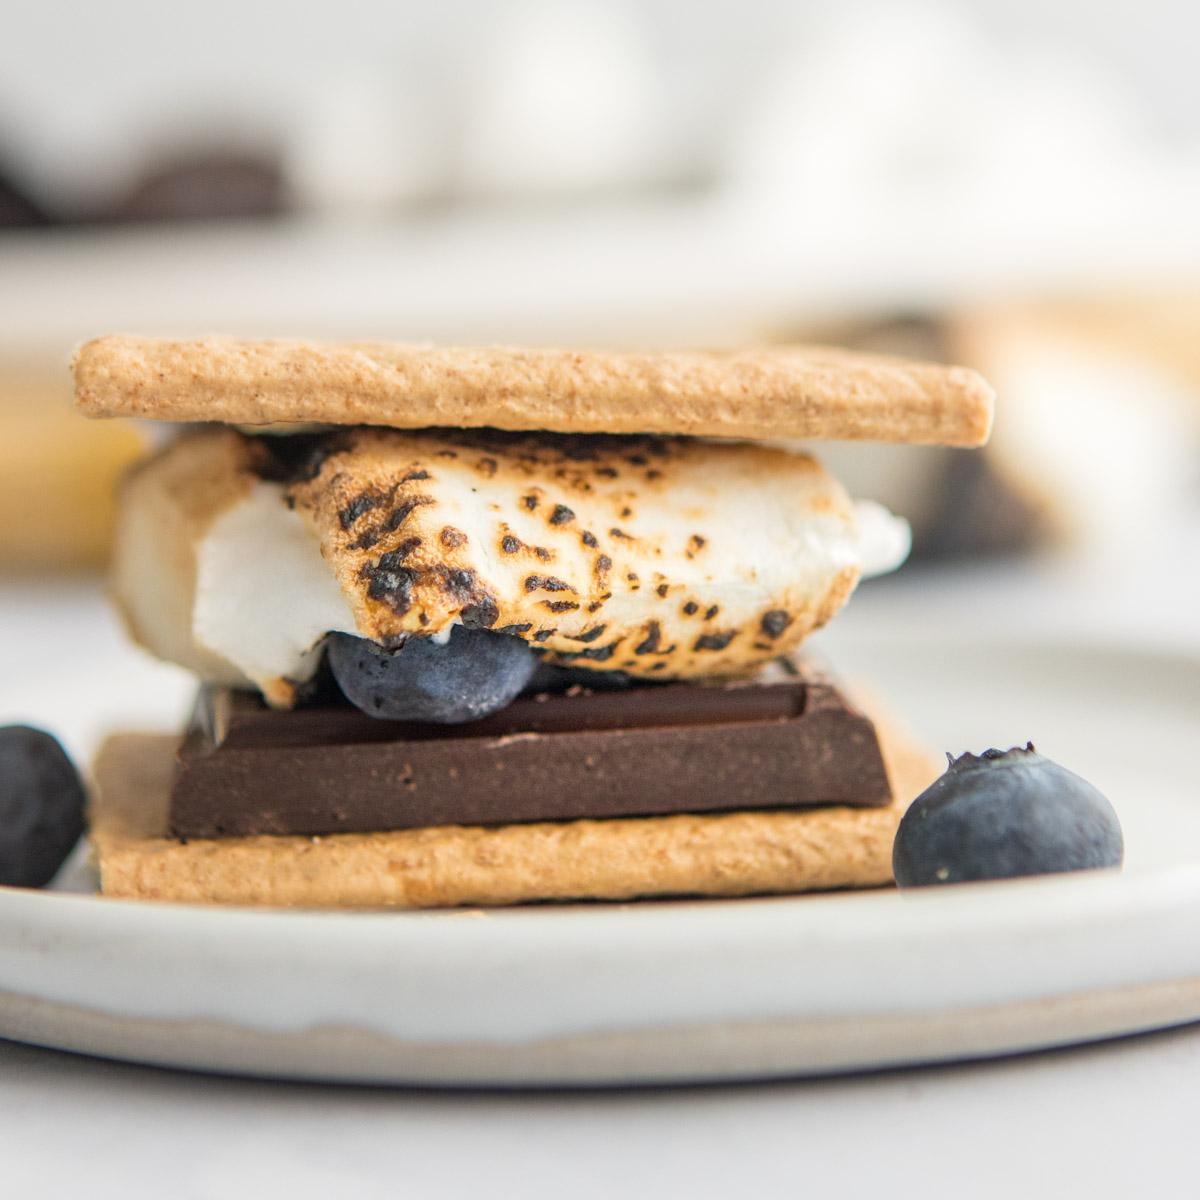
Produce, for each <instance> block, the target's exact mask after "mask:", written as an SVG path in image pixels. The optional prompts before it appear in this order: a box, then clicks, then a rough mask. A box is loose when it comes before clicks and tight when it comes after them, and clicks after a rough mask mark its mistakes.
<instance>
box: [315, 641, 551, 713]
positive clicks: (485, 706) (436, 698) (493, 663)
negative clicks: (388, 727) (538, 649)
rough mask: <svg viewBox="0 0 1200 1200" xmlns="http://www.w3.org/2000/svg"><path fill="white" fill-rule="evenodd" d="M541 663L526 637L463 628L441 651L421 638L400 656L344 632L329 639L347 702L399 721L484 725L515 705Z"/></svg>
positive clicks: (335, 671) (332, 663)
mask: <svg viewBox="0 0 1200 1200" xmlns="http://www.w3.org/2000/svg"><path fill="white" fill-rule="evenodd" d="M536 665H537V659H536V657H535V655H534V653H533V651H532V650H531V649H530V648H529V646H528V645H527V644H526V643H525V642H523V641H521V639H520V638H517V637H510V636H508V635H506V634H499V633H491V632H489V631H488V630H486V629H468V628H467V627H465V626H462V625H456V626H455V627H454V631H453V632H452V633H451V635H450V640H449V641H448V642H446V643H444V644H442V645H439V644H438V643H437V642H434V641H433V640H432V639H431V638H427V637H414V638H410V639H409V640H408V641H407V642H406V643H405V644H404V645H403V646H402V647H401V648H400V649H399V650H385V649H384V648H383V647H382V646H379V645H377V644H376V643H375V642H372V641H368V640H366V639H365V638H356V637H351V636H350V635H348V634H344V633H335V634H331V635H330V637H329V666H330V669H331V670H332V671H333V676H334V678H335V679H336V680H337V683H338V686H339V687H340V688H341V689H342V692H343V694H344V695H345V696H346V699H348V700H349V701H350V702H351V703H352V704H354V705H356V706H357V707H358V708H361V709H362V711H363V712H365V713H367V714H368V715H369V716H372V717H382V718H384V719H387V720H392V721H431V722H434V723H436V724H439V725H457V724H460V723H461V722H463V721H477V720H478V719H479V718H480V717H486V716H487V715H488V713H493V712H496V711H497V710H498V709H501V708H504V707H505V705H507V704H509V703H510V702H511V701H512V700H513V699H515V697H516V696H517V695H519V694H520V692H521V691H522V689H523V688H524V687H525V685H526V684H527V683H528V682H529V678H530V676H531V675H532V674H533V670H534V667H535V666H536Z"/></svg>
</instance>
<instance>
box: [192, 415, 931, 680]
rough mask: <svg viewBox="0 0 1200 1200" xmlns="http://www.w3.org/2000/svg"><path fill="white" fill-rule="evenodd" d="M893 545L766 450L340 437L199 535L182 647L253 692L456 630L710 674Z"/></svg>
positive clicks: (785, 627)
mask: <svg viewBox="0 0 1200 1200" xmlns="http://www.w3.org/2000/svg"><path fill="white" fill-rule="evenodd" d="M908 549H909V530H908V525H907V523H906V522H904V521H903V520H901V519H899V518H896V517H894V516H892V515H891V514H890V513H889V512H887V510H886V509H883V508H881V507H880V506H878V505H873V504H871V505H864V504H860V505H858V506H857V507H856V506H855V505H854V504H852V503H851V502H850V501H849V499H848V498H847V496H846V495H845V493H844V491H843V490H842V489H841V487H840V486H839V485H838V484H837V483H836V481H834V480H833V479H832V478H831V477H830V476H829V475H827V474H826V473H825V472H824V471H823V470H822V469H821V467H820V466H819V465H818V464H817V463H816V461H815V460H813V459H812V458H810V457H808V456H806V455H802V454H796V453H793V452H790V451H785V450H782V449H778V448H773V447H767V446H761V445H742V444H716V443H708V442H698V441H688V440H685V439H628V438H623V439H606V438H589V439H579V438H549V437H507V436H504V437H498V436H487V435H478V434H471V433H465V432H464V433H461V434H460V433H453V434H447V435H438V434H433V433H424V432H423V433H407V432H402V431H396V430H354V431H350V432H348V433H339V434H336V435H329V437H328V441H327V444H325V445H324V448H323V449H322V451H321V453H320V454H319V455H318V457H317V459H316V460H314V461H310V462H309V463H307V464H306V467H305V469H304V470H303V471H302V472H296V476H295V477H294V478H292V479H291V480H289V479H287V478H286V476H285V478H284V481H283V482H271V483H268V482H261V483H258V484H256V485H255V486H254V488H253V489H252V490H251V491H250V492H249V493H248V494H247V495H246V496H244V497H243V498H242V499H240V500H239V501H237V502H236V503H235V504H234V505H233V506H232V507H230V508H229V509H228V510H226V511H225V512H224V513H223V514H221V515H220V516H219V517H218V518H217V519H216V520H215V521H214V522H213V523H212V525H211V526H210V527H209V529H208V530H207V533H206V535H205V537H204V538H203V539H202V541H201V543H200V544H199V546H198V549H197V578H196V593H195V603H194V609H193V634H194V636H195V638H196V640H197V641H198V642H199V643H200V644H201V645H202V646H204V647H206V648H207V649H209V650H211V651H213V652H215V653H216V654H218V655H220V656H221V657H222V658H224V659H226V660H228V661H229V662H231V663H233V664H234V665H235V666H237V667H238V668H239V669H240V670H241V671H242V672H243V673H244V674H245V675H246V677H247V678H249V679H250V680H253V681H254V682H255V683H258V684H260V685H262V684H263V683H264V682H267V681H270V680H273V679H278V678H290V679H295V680H299V679H304V678H307V677H308V676H309V675H311V673H312V671H313V670H314V669H315V666H316V662H317V647H318V644H319V642H320V639H321V637H322V636H323V634H324V633H326V632H327V631H331V630H340V631H344V632H349V633H357V634H359V635H360V636H363V637H369V638H372V639H374V640H376V641H378V642H382V643H383V644H397V643H399V642H400V641H402V640H403V639H404V637H406V636H410V635H424V636H434V637H446V636H448V635H449V632H450V630H451V629H452V628H453V627H454V625H456V624H460V623H461V624H466V625H475V626H481V627H485V628H489V629H493V630H495V631H497V632H501V633H508V634H511V635H514V636H518V637H522V638H524V639H525V640H527V641H529V642H530V643H532V644H533V645H534V646H536V647H539V648H541V649H542V650H543V651H544V652H545V654H546V656H547V659H548V660H549V661H551V662H557V663H561V664H570V665H575V666H589V667H595V668H597V669H602V670H622V671H627V672H630V673H632V674H637V675H644V676H647V677H650V678H656V679H664V678H694V677H698V676H704V675H729V674H737V673H741V672H744V671H746V670H748V669H752V668H754V667H755V666H757V665H759V664H761V663H763V662H765V661H767V660H768V659H770V658H773V657H775V656H776V655H778V654H781V653H783V652H785V651H787V650H789V649H791V648H792V647H794V646H795V645H796V644H797V643H798V642H799V641H800V640H801V639H802V638H803V637H804V636H805V635H806V634H808V633H809V632H811V631H812V630H813V629H815V628H817V627H818V626H820V625H821V624H824V622H825V621H827V620H828V619H829V618H830V617H831V616H832V615H833V614H834V613H835V612H836V611H837V609H838V608H839V607H840V606H841V605H842V604H843V603H844V602H845V600H846V598H847V597H848V596H849V594H850V592H851V590H852V589H853V587H854V584H855V583H856V581H857V580H858V578H859V577H860V575H862V574H878V573H881V572H884V571H889V570H892V569H894V568H895V567H897V566H899V565H900V563H901V562H903V560H904V558H905V557H906V556H907V553H908Z"/></svg>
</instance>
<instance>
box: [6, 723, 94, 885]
mask: <svg viewBox="0 0 1200 1200" xmlns="http://www.w3.org/2000/svg"><path fill="white" fill-rule="evenodd" d="M83 809H84V792H83V784H82V783H81V782H80V779H79V772H78V771H76V770H75V767H74V766H73V765H72V763H71V760H70V759H69V758H68V757H67V756H66V754H65V753H64V751H63V748H62V747H61V746H60V745H59V744H58V742H57V741H56V740H55V739H54V738H53V737H51V736H50V734H48V733H45V732H43V731H42V730H40V729H30V728H29V726H27V725H6V726H4V727H3V728H0V883H2V884H8V885H9V886H12V887H41V886H42V885H43V884H46V883H49V882H50V880H51V879H52V878H53V876H54V873H55V872H56V871H57V870H58V868H59V867H61V866H62V864H63V862H64V861H65V859H66V857H67V855H68V854H70V853H71V850H72V849H73V848H74V846H75V843H76V842H77V841H78V840H79V837H80V835H81V834H82V833H83Z"/></svg>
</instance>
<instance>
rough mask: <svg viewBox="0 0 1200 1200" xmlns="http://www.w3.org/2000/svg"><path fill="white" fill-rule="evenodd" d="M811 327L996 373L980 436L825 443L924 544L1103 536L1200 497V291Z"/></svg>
mask: <svg viewBox="0 0 1200 1200" xmlns="http://www.w3.org/2000/svg"><path fill="white" fill-rule="evenodd" d="M803 332H804V336H809V337H812V336H818V337H821V338H825V339H831V340H836V341H840V342H842V343H844V344H846V345H851V346H855V347H861V348H863V349H870V350H879V351H882V352H884V353H892V354H905V355H916V356H918V357H921V358H926V359H931V360H936V361H942V362H959V363H963V364H965V365H968V366H970V367H973V368H975V369H976V370H978V371H979V372H981V373H982V374H983V375H984V376H985V377H986V378H987V379H989V380H990V381H991V382H992V384H993V385H994V386H995V389H996V395H997V404H996V423H995V427H994V430H993V433H992V438H991V441H990V443H989V444H988V445H987V446H986V447H985V448H984V449H983V450H981V451H973V452H971V453H970V454H965V453H962V452H960V451H958V450H954V449H948V448H944V447H910V446H864V447H862V448H861V449H859V448H855V447H844V446H838V445H832V444H831V445H828V446H822V447H820V448H819V454H820V457H821V458H822V459H823V460H825V461H827V462H829V463H830V464H831V465H832V466H833V468H834V470H835V472H836V474H837V475H838V477H839V478H841V479H843V480H844V481H845V482H846V484H847V486H848V487H850V489H851V490H852V491H854V492H855V494H858V495H864V496H869V497H872V498H874V499H878V500H881V501H882V502H883V503H885V504H887V505H888V506H889V507H890V508H892V509H893V510H894V511H897V512H901V513H903V514H904V515H905V516H907V517H908V518H909V520H910V521H911V522H912V524H913V528H914V547H913V556H914V558H916V559H926V560H930V559H936V560H953V559H963V558H972V557H982V556H987V555H997V554H1000V555H1012V554H1021V553H1027V552H1030V551H1035V550H1055V549H1057V550H1062V549H1070V550H1082V551H1103V550H1106V549H1108V548H1117V547H1120V546H1121V545H1122V544H1127V543H1128V540H1129V539H1132V538H1142V537H1144V536H1145V533H1146V530H1147V529H1148V528H1150V529H1153V528H1160V527H1161V526H1162V525H1163V524H1164V522H1166V523H1169V522H1170V521H1171V520H1173V519H1177V518H1178V517H1179V516H1181V515H1182V514H1183V513H1185V512H1186V511H1188V510H1189V509H1194V508H1195V506H1196V504H1197V502H1198V501H1200V470H1198V468H1197V463H1198V461H1200V454H1198V451H1200V291H1196V292H1194V293H1192V292H1178V293H1174V292H1154V293H1149V292H1141V293H1139V292H1138V291H1136V290H1131V291H1129V292H1127V293H1124V294H1122V295H1120V296H1101V297H1074V298H1072V297H1060V298H1056V299H1052V300H1051V299H1045V300H1029V301H1019V300H1013V301H1009V302H1006V303H1004V304H994V305H990V306H986V307H985V306H979V307H978V308H976V309H973V310H967V309H964V310H963V311H960V312H953V313H941V314H939V313H917V314H910V315H904V316H897V317H895V318H892V319H884V320H878V321H864V322H859V323H855V324H850V325H845V326H840V327H834V328H826V327H822V328H819V329H817V330H805V331H803ZM788 335H789V336H796V331H793V330H789V331H788Z"/></svg>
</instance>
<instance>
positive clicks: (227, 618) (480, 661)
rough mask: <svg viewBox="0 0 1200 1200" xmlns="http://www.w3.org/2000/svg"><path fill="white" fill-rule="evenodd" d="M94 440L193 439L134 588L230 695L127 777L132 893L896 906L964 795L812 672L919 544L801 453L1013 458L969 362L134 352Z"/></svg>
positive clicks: (210, 685) (163, 457)
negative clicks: (873, 578)
mask: <svg viewBox="0 0 1200 1200" xmlns="http://www.w3.org/2000/svg"><path fill="white" fill-rule="evenodd" d="M74 375H75V387H76V401H77V405H78V407H79V409H80V410H81V411H82V412H83V413H85V414H87V415H88V416H92V417H138V418H143V419H146V420H150V421H160V422H167V423H170V425H171V426H172V433H171V435H170V437H169V438H168V439H167V440H166V441H165V444H163V445H162V446H161V448H160V449H159V450H158V452H157V453H156V454H155V455H154V456H153V457H151V458H149V459H148V460H146V461H144V462H143V463H142V464H140V465H139V466H138V467H137V468H135V469H134V470H133V471H132V473H130V474H129V475H128V477H127V478H126V479H125V481H124V483H123V485H122V487H121V489H120V494H119V498H118V517H117V529H116V540H115V549H114V554H113V563H112V594H113V597H114V599H115V602H116V604H117V606H118V608H119V609H120V612H121V614H122V615H123V617H124V619H125V622H126V624H127V627H128V629H129V631H130V633H131V635H132V637H133V638H134V639H135V640H136V641H137V642H138V643H140V644H141V645H142V646H143V647H144V648H145V649H147V650H149V651H151V652H152V653H154V654H156V655H158V656H160V657H162V658H164V659H168V660H170V661H173V662H176V663H179V664H182V665H183V666H184V667H186V668H188V669H189V670H190V671H192V672H194V673H195V675H196V676H197V679H198V683H199V687H198V698H197V702H196V706H195V713H194V716H193V718H192V720H191V722H190V724H189V726H188V728H187V729H185V730H183V731H181V733H180V734H179V735H178V736H165V735H155V736H151V735H137V734H129V735H120V736H117V737H115V738H113V739H111V740H110V741H109V742H108V743H107V744H106V745H105V746H104V747H103V749H102V750H101V753H100V755H99V757H98V760H97V762H96V764H95V770H94V777H95V784H96V788H95V795H94V800H93V806H92V812H91V838H92V845H93V849H94V853H95V857H96V860H97V863H98V866H99V873H100V880H101V887H102V890H103V891H104V893H105V894H108V895H113V896H125V897H139V898H148V899H163V900H178V901H190V902H210V903H225V904H261V905H275V906H310V907H347V908H348V907H359V908H433V907H448V906H454V905H500V904H516V903H524V902H531V901H564V900H584V899H587V900H632V899H640V898H649V897H664V896H740V895H749V894H766V893H787V892H804V891H811V890H816V889H828V888H845V887H867V886H876V885H880V884H885V883H888V882H890V880H891V849H892V838H893V835H894V832H895V829H896V826H897V824H898V821H899V818H900V815H901V813H902V811H903V808H904V805H905V804H906V803H907V801H908V800H910V799H911V798H912V797H913V796H915V795H916V794H917V793H918V792H919V791H921V790H922V789H923V788H924V787H925V786H926V785H927V784H928V783H929V782H930V781H931V780H932V779H933V778H934V777H935V776H936V775H937V773H938V766H937V764H936V763H935V762H933V761H932V760H931V759H930V757H929V756H928V755H927V754H926V753H925V752H924V751H923V750H922V749H921V748H919V747H917V746H915V745H913V744H911V743H910V742H909V741H908V740H907V739H906V738H905V737H904V736H903V735H901V734H899V733H897V732H896V731H895V730H894V729H893V728H892V727H891V724H890V723H889V722H888V721H887V720H886V719H885V718H884V717H882V716H881V715H880V714H878V713H869V712H866V711H864V709H863V708H862V706H861V705H859V704H857V703H855V702H854V701H853V700H852V699H851V698H850V697H849V696H847V694H846V693H845V691H844V690H843V688H842V687H841V686H840V685H839V684H838V683H837V682H836V681H835V680H834V679H832V678H831V677H830V676H828V675H827V674H825V673H824V672H823V671H822V670H819V669H818V668H816V667H815V666H813V665H812V664H811V663H810V662H809V661H808V660H807V659H806V658H805V656H804V655H803V653H802V652H801V645H802V643H803V642H804V640H805V639H806V638H807V637H808V635H809V634H811V633H812V632H813V631H814V630H816V629H818V628H820V627H821V626H822V625H824V624H825V623H826V622H828V621H829V620H830V619H831V618H832V617H833V616H834V615H835V614H836V613H837V612H838V611H839V610H840V609H841V608H842V606H843V605H844V604H845V603H846V601H847V600H848V598H849V597H850V594H851V593H852V591H853V590H854V588H855V586H856V584H857V583H858V581H859V580H860V579H861V578H863V577H864V576H867V575H871V574H877V573H881V572H885V571H890V570H893V569H895V568H896V567H898V566H899V565H900V564H901V563H902V562H903V560H904V558H905V557H906V555H907V552H908V547H909V534H908V528H907V525H906V524H905V522H904V521H903V519H902V518H900V517H898V516H895V515H893V514H892V513H890V512H888V511H887V510H885V509H883V508H881V507H880V506H878V505H874V504H871V503H867V502H859V503H856V502H855V501H853V500H852V499H851V498H850V497H849V496H848V495H847V494H846V492H845V491H844V489H843V488H842V487H841V486H840V485H839V484H838V483H837V481H836V480H835V479H833V478H832V477H831V476H830V475H829V474H828V473H827V472H826V471H825V470H824V469H823V468H822V467H821V465H820V464H819V462H818V461H817V459H816V458H815V457H813V456H812V455H811V454H809V453H807V452H803V451H800V450H798V449H795V448H794V446H795V444H796V443H797V442H804V443H808V442H812V441H816V440H820V439H847V440H876V441H888V442H907V443H923V444H940V445H950V446H963V447H969V446H978V445H981V444H982V443H983V442H984V441H986V439H987V437H988V433H989V430H990V426H991V420H992V404H993V398H992V393H991V390H990V389H989V387H988V386H987V384H986V383H985V382H984V381H983V380H982V379H981V378H980V377H979V376H978V375H976V374H975V373H974V372H972V371H969V370H966V369H964V368H961V367H947V366H942V365H935V364H928V363H920V362H910V361H905V360H901V359H896V358H888V357H883V356H878V355H869V354H858V353H850V352H847V351H841V350H837V349H831V348H826V347H808V346H789V347H771V348H764V349H747V350H742V351H736V352H709V353H706V352H677V353H661V354H617V353H611V354H610V353H598V352H591V351H588V352H583V351H578V352H576V351H564V350H531V349H516V348H503V347H500V348H497V347H489V348H431V347H424V346H408V345H401V344H396V345H392V344H378V343H316V342H299V341H236V340H228V339H219V338H209V339H204V340H197V341H166V340H154V339H144V338H134V337H106V338H101V339H99V340H96V341H93V342H90V343H88V344H87V345H85V346H83V347H82V348H81V349H80V351H79V352H78V354H77V356H76V359H75V363H74Z"/></svg>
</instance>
